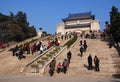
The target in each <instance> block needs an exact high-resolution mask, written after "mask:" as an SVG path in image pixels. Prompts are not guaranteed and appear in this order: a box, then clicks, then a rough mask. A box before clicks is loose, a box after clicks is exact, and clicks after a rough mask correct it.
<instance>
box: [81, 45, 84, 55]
mask: <svg viewBox="0 0 120 82" xmlns="http://www.w3.org/2000/svg"><path fill="white" fill-rule="evenodd" d="M83 51H84V49H83V47H82V46H81V47H80V55H81V57H82V55H83Z"/></svg>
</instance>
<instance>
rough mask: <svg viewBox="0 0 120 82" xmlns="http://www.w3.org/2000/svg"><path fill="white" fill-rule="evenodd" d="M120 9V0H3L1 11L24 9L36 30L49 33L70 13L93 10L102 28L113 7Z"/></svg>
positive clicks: (0, 3)
mask: <svg viewBox="0 0 120 82" xmlns="http://www.w3.org/2000/svg"><path fill="white" fill-rule="evenodd" d="M112 6H115V7H117V8H118V9H119V11H120V0H1V1H0V12H1V13H3V14H5V15H9V12H10V11H12V12H13V13H14V14H16V13H17V12H18V11H23V12H25V13H26V14H27V19H28V22H29V23H30V25H31V26H32V25H34V26H35V27H36V30H38V28H40V27H41V28H42V29H43V31H46V32H47V33H55V32H56V27H57V24H58V23H62V20H61V19H63V18H66V17H68V14H75V13H83V12H89V11H91V12H92V14H93V15H95V18H96V19H97V20H100V27H101V30H103V29H104V23H105V21H109V12H110V10H111V7H112Z"/></svg>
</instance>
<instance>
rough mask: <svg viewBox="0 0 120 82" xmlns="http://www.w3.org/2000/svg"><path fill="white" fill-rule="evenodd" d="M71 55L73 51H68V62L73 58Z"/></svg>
mask: <svg viewBox="0 0 120 82" xmlns="http://www.w3.org/2000/svg"><path fill="white" fill-rule="evenodd" d="M71 56H72V53H71V51H69V52H68V53H67V59H68V62H69V63H70V60H71Z"/></svg>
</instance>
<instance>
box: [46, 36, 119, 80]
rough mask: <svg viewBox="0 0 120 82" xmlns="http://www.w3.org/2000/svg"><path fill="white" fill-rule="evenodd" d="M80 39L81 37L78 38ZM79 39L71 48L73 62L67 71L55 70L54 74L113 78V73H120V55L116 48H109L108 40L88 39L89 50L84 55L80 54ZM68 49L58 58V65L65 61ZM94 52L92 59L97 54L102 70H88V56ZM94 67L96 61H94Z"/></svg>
mask: <svg viewBox="0 0 120 82" xmlns="http://www.w3.org/2000/svg"><path fill="white" fill-rule="evenodd" d="M78 40H79V41H80V38H79V39H78ZM79 41H77V42H76V44H75V46H73V47H72V48H71V52H72V58H71V63H70V65H69V67H68V70H67V73H66V74H63V73H59V74H57V72H56V71H55V73H54V75H53V76H63V77H64V76H65V77H90V78H91V77H92V78H99V77H103V78H111V77H112V75H113V74H120V70H119V69H120V64H119V62H120V57H119V55H118V52H117V51H116V49H115V48H109V46H108V45H107V42H106V41H101V40H100V39H86V41H87V45H88V48H87V51H86V52H85V53H83V57H81V56H79V53H80V52H79V48H80V45H79ZM67 52H68V50H67V51H65V52H62V53H61V55H59V57H58V58H57V59H56V60H57V62H56V65H57V64H58V63H59V62H61V63H62V62H63V60H64V59H65V58H66V56H67V55H66V54H67ZM89 54H92V59H94V56H95V55H97V56H98V58H99V59H100V71H99V72H96V71H95V70H94V69H93V70H88V69H87V66H88V63H87V57H88V55H89ZM93 67H94V62H93ZM48 70H49V67H47V68H46V73H45V75H46V76H49V74H48Z"/></svg>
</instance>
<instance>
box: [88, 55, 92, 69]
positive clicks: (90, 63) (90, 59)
mask: <svg viewBox="0 0 120 82" xmlns="http://www.w3.org/2000/svg"><path fill="white" fill-rule="evenodd" d="M88 70H92V56H91V54H89V56H88Z"/></svg>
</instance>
